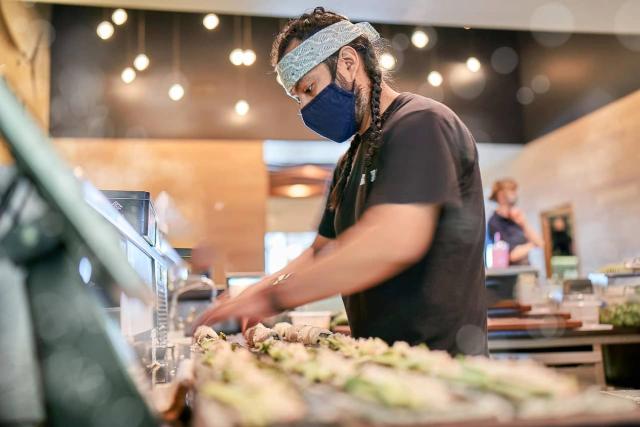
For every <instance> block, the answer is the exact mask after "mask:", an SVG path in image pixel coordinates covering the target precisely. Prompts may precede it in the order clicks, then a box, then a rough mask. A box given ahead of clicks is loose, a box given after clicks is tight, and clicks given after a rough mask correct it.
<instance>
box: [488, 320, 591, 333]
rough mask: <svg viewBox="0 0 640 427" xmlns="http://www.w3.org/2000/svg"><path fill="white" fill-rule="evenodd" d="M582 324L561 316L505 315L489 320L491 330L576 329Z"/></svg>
mask: <svg viewBox="0 0 640 427" xmlns="http://www.w3.org/2000/svg"><path fill="white" fill-rule="evenodd" d="M580 326H582V322H580V321H579V320H571V319H565V318H563V317H560V316H555V317H542V318H535V317H533V318H529V317H523V318H521V317H504V318H495V319H488V320H487V329H488V330H489V332H495V331H530V330H535V329H538V330H540V329H576V328H579V327H580Z"/></svg>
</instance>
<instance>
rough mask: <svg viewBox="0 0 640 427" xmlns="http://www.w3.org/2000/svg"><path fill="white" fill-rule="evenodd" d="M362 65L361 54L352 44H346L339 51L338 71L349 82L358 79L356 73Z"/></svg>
mask: <svg viewBox="0 0 640 427" xmlns="http://www.w3.org/2000/svg"><path fill="white" fill-rule="evenodd" d="M359 67H360V56H359V55H358V52H357V51H356V50H355V49H354V48H352V47H351V46H344V47H342V48H341V49H340V51H339V52H338V66H337V70H336V71H337V72H338V73H339V74H340V75H341V76H342V77H343V78H344V79H345V80H346V81H347V82H349V83H353V82H354V81H355V79H356V73H357V71H358V68H359Z"/></svg>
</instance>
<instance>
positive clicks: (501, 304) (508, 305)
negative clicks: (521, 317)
mask: <svg viewBox="0 0 640 427" xmlns="http://www.w3.org/2000/svg"><path fill="white" fill-rule="evenodd" d="M489 308H504V309H513V310H518V311H521V312H525V311H531V306H530V305H526V304H520V303H519V302H518V301H516V300H512V299H503V300H500V301H498V302H496V303H495V304H493V305H492V306H491V307H489Z"/></svg>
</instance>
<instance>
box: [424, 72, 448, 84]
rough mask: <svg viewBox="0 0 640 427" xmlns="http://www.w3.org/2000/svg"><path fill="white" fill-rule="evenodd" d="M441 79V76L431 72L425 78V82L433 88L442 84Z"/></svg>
mask: <svg viewBox="0 0 640 427" xmlns="http://www.w3.org/2000/svg"><path fill="white" fill-rule="evenodd" d="M443 80H444V79H443V78H442V74H440V73H439V72H437V71H432V72H430V73H429V75H428V76H427V81H428V82H429V84H430V85H431V86H433V87H438V86H440V85H441V84H442V82H443Z"/></svg>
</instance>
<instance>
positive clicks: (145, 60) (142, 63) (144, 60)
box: [133, 53, 150, 71]
mask: <svg viewBox="0 0 640 427" xmlns="http://www.w3.org/2000/svg"><path fill="white" fill-rule="evenodd" d="M149 62H150V61H149V57H148V56H147V55H145V54H144V53H139V54H138V55H137V56H136V57H135V59H134V60H133V66H134V67H135V69H136V70H138V71H144V70H146V69H147V68H148V67H149Z"/></svg>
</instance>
